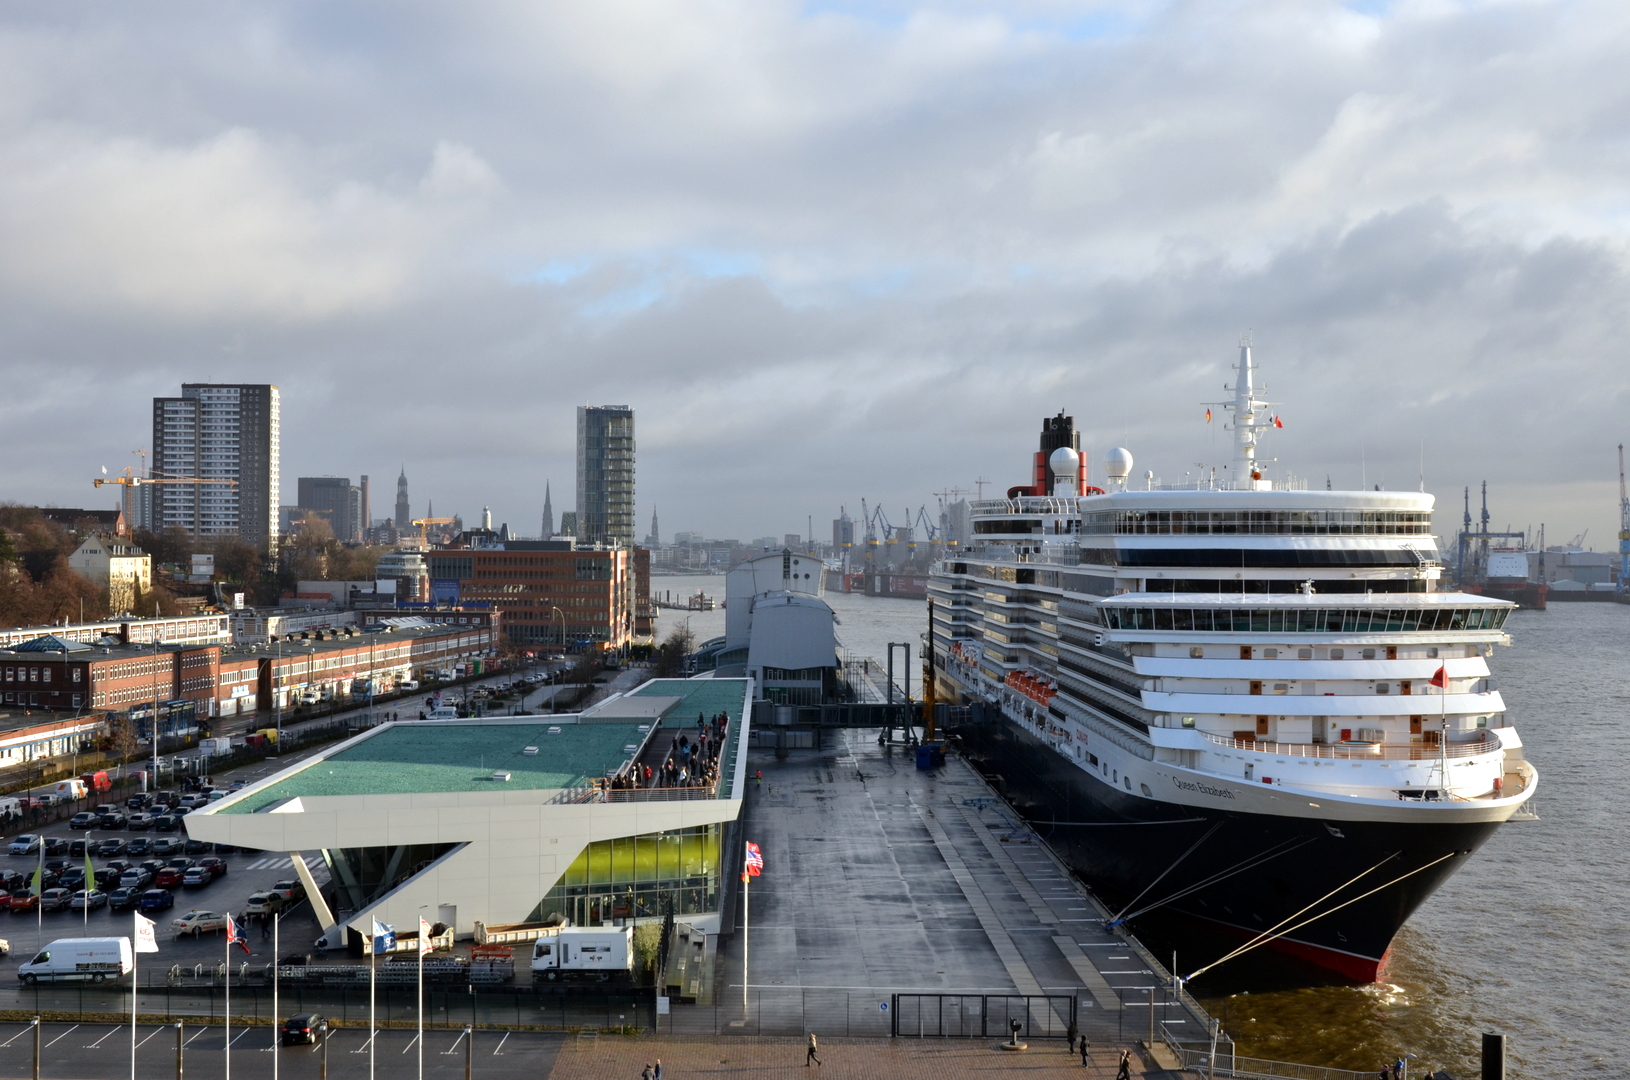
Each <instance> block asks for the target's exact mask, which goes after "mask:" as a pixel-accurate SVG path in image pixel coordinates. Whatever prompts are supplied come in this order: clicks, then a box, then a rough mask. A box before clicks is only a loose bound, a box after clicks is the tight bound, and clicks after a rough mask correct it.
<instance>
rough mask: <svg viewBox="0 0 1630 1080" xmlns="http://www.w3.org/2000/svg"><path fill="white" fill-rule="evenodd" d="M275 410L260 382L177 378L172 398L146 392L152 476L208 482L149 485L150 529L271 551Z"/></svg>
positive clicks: (276, 493)
mask: <svg viewBox="0 0 1630 1080" xmlns="http://www.w3.org/2000/svg"><path fill="white" fill-rule="evenodd" d="M278 410H279V394H278V389H277V387H275V386H271V385H268V384H265V383H258V384H221V383H183V384H182V386H181V396H180V397H173V398H154V399H153V451H152V452H153V466H152V475H153V477H154V479H159V480H162V479H166V478H174V477H191V478H196V479H199V480H204V481H210V482H208V483H196V484H194V483H185V484H161V485H156V486H155V487H154V488H153V493H152V495H151V499H152V505H151V509H150V511H149V518H150V521H151V527H152V528H153V529H155V530H163V529H167V528H170V527H171V526H175V527H176V528H179V529H182V530H184V531H186V532H187V533H189V534H191V535H192V536H194V537H197V538H198V539H201V540H207V539H210V538H212V537H217V536H237V537H241V538H242V539H243V540H246V541H247V542H249V543H251V544H254V545H255V546H256V547H257V548H260V549H261V550H262V551H271V550H274V549H275V548H276V546H277V511H278V502H279V498H280V494H281V493H280V490H279V481H278V453H279V447H278V425H279V420H278ZM225 481H235V483H226V482H225Z"/></svg>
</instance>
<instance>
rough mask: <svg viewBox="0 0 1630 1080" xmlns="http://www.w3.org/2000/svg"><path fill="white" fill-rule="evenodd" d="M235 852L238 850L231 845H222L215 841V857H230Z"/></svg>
mask: <svg viewBox="0 0 1630 1080" xmlns="http://www.w3.org/2000/svg"><path fill="white" fill-rule="evenodd" d="M237 850H238V849H237V848H236V847H234V846H233V845H231V844H223V843H220V842H219V841H217V842H216V844H215V854H217V855H230V854H232V853H233V852H235V851H237Z"/></svg>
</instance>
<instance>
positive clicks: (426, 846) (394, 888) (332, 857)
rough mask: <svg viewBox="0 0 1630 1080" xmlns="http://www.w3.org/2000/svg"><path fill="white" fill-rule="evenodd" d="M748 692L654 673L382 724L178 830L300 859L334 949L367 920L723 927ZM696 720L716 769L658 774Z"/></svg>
mask: <svg viewBox="0 0 1630 1080" xmlns="http://www.w3.org/2000/svg"><path fill="white" fill-rule="evenodd" d="M752 695H753V681H752V680H751V679H745V678H743V679H729V678H724V679H714V678H696V679H657V680H653V681H650V682H647V683H645V684H644V685H642V686H640V687H639V688H638V689H636V690H634V691H632V692H629V693H626V694H621V695H616V696H613V697H612V698H609V699H608V700H606V701H604V702H602V703H600V704H598V705H596V706H594V707H593V708H591V709H589V710H587V711H585V712H583V713H581V714H570V715H565V714H562V715H538V716H517V717H505V718H486V719H471V720H453V721H402V722H398V723H390V724H382V725H380V726H378V727H375V728H371V729H369V730H367V731H365V732H363V733H362V734H360V735H358V736H356V737H355V738H352V739H349V740H347V741H345V742H343V743H340V744H339V745H337V746H335V747H333V748H332V749H330V750H328V751H326V752H324V753H321V754H319V755H317V756H315V757H313V758H310V759H307V760H305V761H302V762H301V763H299V764H298V765H295V766H293V767H291V768H289V769H285V770H283V771H282V772H279V773H276V774H274V775H272V776H269V777H267V778H265V779H264V780H261V781H259V782H257V783H256V784H254V785H252V786H250V787H247V788H245V789H243V790H242V791H239V792H236V793H235V794H233V795H230V796H228V797H227V798H225V799H223V800H221V801H220V802H217V803H214V804H213V805H211V806H208V807H207V808H204V809H200V810H197V811H195V812H193V813H192V814H189V815H188V817H187V831H188V834H189V835H190V836H192V837H194V838H195V839H199V840H204V841H208V842H212V843H227V844H235V845H240V846H245V847H251V848H259V849H261V850H264V851H268V852H271V851H283V852H288V853H289V854H290V855H291V856H293V857H294V869H295V870H296V872H298V873H299V874H300V876H301V877H302V879H303V881H304V884H305V887H306V892H307V894H308V895H309V896H310V897H311V898H312V906H313V909H314V911H315V914H316V916H317V919H318V921H319V923H320V925H321V926H322V927H323V940H324V941H325V942H326V943H327V945H328V947H330V948H339V947H357V946H358V943H360V941H361V940H362V938H363V936H364V935H366V934H367V932H368V930H369V928H370V926H371V921H372V920H373V919H378V920H379V921H381V922H383V923H387V924H391V925H394V926H396V927H398V928H400V929H401V930H403V931H407V930H409V929H410V928H413V927H416V926H417V925H418V923H417V921H416V920H417V919H419V918H420V917H423V918H424V919H425V920H426V921H427V922H430V923H432V924H434V923H437V922H440V923H445V924H447V925H448V926H449V927H451V928H452V929H453V932H454V934H455V936H458V937H471V936H474V935H475V934H476V930H477V927H476V924H477V923H480V924H483V926H488V927H490V926H497V925H505V924H512V923H524V922H536V921H541V920H545V919H548V918H549V917H550V916H551V915H554V914H556V913H558V914H561V915H564V916H566V917H568V918H570V919H571V920H572V921H573V922H574V923H575V924H577V925H579V926H596V925H610V924H613V923H619V922H620V921H621V920H623V919H625V918H630V917H636V918H646V917H660V916H662V915H665V914H667V913H669V912H670V911H671V912H672V913H673V915H674V917H675V918H676V919H677V920H679V921H681V922H685V923H689V924H690V925H691V926H693V927H694V928H696V929H698V930H700V931H702V932H704V933H707V934H710V935H712V934H717V933H718V932H719V922H720V912H721V911H722V910H723V908H724V905H725V903H727V901H728V895H727V894H728V888H727V886H728V883H729V882H730V881H731V880H732V878H731V874H732V872H733V871H738V870H739V868H738V866H737V864H738V863H739V861H740V852H741V843H740V839H741V838H740V836H739V835H738V825H737V822H738V820H739V818H740V815H741V808H742V798H743V795H744V793H745V784H746V765H747V760H746V747H747V737H748V731H747V728H748V723H747V721H748V719H749V718H750V716H751V708H752ZM721 714H723V715H724V716H726V717H728V722H727V724H726V726H725V728H724V731H723V734H722V736H719V735H715V734H714V731H715V729H714V728H712V727H711V723H712V721H713V718H715V717H717V716H719V715H721ZM698 720H701V721H702V722H703V724H704V725H709V726H708V732H709V736H708V745H709V747H710V748H711V749H712V750H713V752H714V753H716V761H717V767H716V770H715V771H716V776H715V777H714V778H712V779H711V781H710V782H709V783H707V784H705V785H701V786H699V785H697V784H696V783H695V782H694V781H692V782H690V783H689V784H686V785H684V786H662V784H661V777H662V771H661V769H660V768H659V766H660V765H661V764H662V763H663V762H664V761H665V760H667V759H668V758H669V757H670V755H671V754H672V752H673V747H674V743H675V741H676V740H678V739H679V738H680V737H681V736H683V737H684V738H685V739H686V741H687V743H691V744H694V743H695V741H696V739H697V734H698ZM647 765H649V766H651V768H652V770H653V777H654V778H655V786H651V785H646V784H645V782H644V780H643V776H644V770H645V766H647ZM635 776H638V777H640V778H641V779H640V781H639V783H629V782H628V781H629V780H630V778H632V777H635ZM312 853H317V854H320V856H321V858H322V859H323V861H324V862H325V863H326V864H327V867H328V870H329V876H330V878H331V884H330V886H329V887H328V889H327V891H326V892H319V890H318V889H317V887H316V885H315V882H314V881H313V880H312V876H311V874H310V872H309V871H308V870H306V868H305V864H304V862H303V861H302V856H303V855H309V854H312ZM670 905H671V906H670Z"/></svg>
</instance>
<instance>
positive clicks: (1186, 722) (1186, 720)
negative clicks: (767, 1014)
mask: <svg viewBox="0 0 1630 1080" xmlns="http://www.w3.org/2000/svg"><path fill="white" fill-rule="evenodd" d="M1183 726H1184V727H1186V728H1191V727H1193V726H1194V717H1192V716H1185V717H1183Z"/></svg>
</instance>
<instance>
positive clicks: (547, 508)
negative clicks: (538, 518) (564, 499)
mask: <svg viewBox="0 0 1630 1080" xmlns="http://www.w3.org/2000/svg"><path fill="white" fill-rule="evenodd" d="M553 535H555V508H554V504H552V503H551V502H550V501H549V481H547V480H545V481H544V482H543V536H542V537H540V539H543V540H547V539H549V538H550V537H551V536H553Z"/></svg>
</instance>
